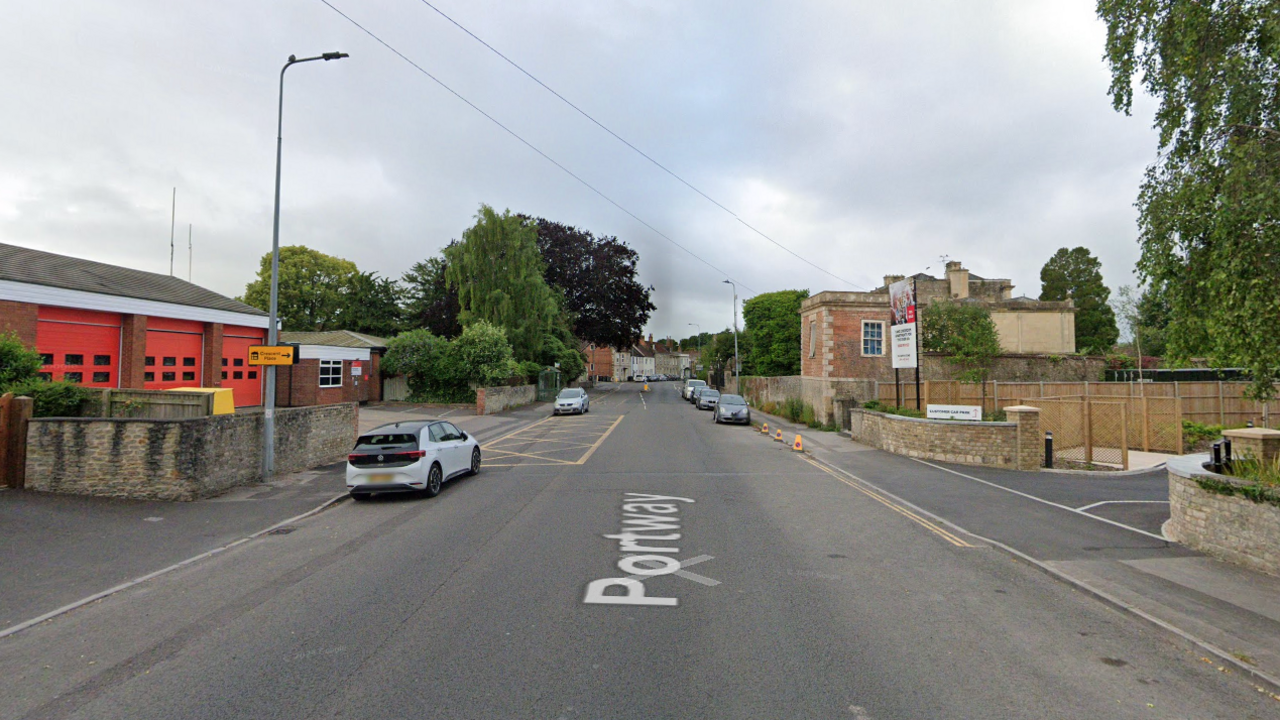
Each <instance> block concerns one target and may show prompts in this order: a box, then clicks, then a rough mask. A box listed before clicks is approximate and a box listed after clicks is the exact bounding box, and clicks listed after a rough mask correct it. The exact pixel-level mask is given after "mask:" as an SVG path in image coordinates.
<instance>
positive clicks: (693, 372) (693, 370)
mask: <svg viewBox="0 0 1280 720" xmlns="http://www.w3.org/2000/svg"><path fill="white" fill-rule="evenodd" d="M688 324H689V325H690V326H691V327H696V328H698V360H701V359H702V326H701V325H699V324H698V323H688ZM689 374H690V375H692V376H694V377H698V363H697V362H695V363H694V364H693V367H691V368H689Z"/></svg>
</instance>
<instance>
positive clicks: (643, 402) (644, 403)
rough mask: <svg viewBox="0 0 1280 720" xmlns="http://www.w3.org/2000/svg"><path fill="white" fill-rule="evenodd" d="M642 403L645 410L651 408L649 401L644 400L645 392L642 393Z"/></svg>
mask: <svg viewBox="0 0 1280 720" xmlns="http://www.w3.org/2000/svg"><path fill="white" fill-rule="evenodd" d="M640 404H641V405H644V409H645V410H648V409H649V403H647V402H645V400H644V393H640Z"/></svg>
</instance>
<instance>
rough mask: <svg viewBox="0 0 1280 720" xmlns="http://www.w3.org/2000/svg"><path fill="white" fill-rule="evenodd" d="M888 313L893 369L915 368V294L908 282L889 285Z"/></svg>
mask: <svg viewBox="0 0 1280 720" xmlns="http://www.w3.org/2000/svg"><path fill="white" fill-rule="evenodd" d="M889 313H890V328H889V334H890V342H891V343H892V347H893V350H892V352H893V368H894V369H895V370H900V369H902V368H913V367H916V365H917V363H918V360H917V357H916V345H917V343H916V292H915V287H914V285H913V283H912V282H911V281H910V280H899V281H898V282H896V283H891V284H890V285H889Z"/></svg>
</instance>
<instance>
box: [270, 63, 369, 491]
mask: <svg viewBox="0 0 1280 720" xmlns="http://www.w3.org/2000/svg"><path fill="white" fill-rule="evenodd" d="M345 57H350V56H349V55H347V54H346V53H344V52H327V53H325V54H323V55H317V56H315V57H309V58H301V59H299V58H298V57H297V56H296V55H290V56H289V62H286V63H285V64H284V67H282V68H280V102H279V107H278V110H277V113H276V207H275V214H274V215H273V217H272V220H271V310H270V312H269V316H268V319H267V323H268V324H267V344H268V345H276V344H278V343H279V342H280V331H279V330H278V329H277V327H276V326H277V325H278V324H279V322H278V320H277V316H278V314H279V313H278V310H279V307H278V305H279V300H280V150H281V146H282V145H283V144H284V139H283V138H284V71H285V70H288V69H289V66H290V65H296V64H298V63H304V62H311V61H312V60H324V61H326V62H328V61H329V60H341V59H342V58H345ZM266 380H267V382H266V395H267V397H266V398H265V402H264V403H263V413H262V479H263V480H268V479H270V478H271V474H272V472H273V471H274V470H275V464H276V462H275V460H276V458H275V454H276V366H275V365H268V366H267V378H266Z"/></svg>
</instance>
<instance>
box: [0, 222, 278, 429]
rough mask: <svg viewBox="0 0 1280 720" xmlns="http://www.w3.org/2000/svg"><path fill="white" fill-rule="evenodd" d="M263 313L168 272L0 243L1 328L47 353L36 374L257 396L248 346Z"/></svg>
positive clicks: (246, 399) (101, 384)
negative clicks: (213, 390) (219, 388)
mask: <svg viewBox="0 0 1280 720" xmlns="http://www.w3.org/2000/svg"><path fill="white" fill-rule="evenodd" d="M266 328H267V314H266V313H264V312H263V311H261V310H259V309H257V308H254V307H250V306H248V305H245V304H244V303H241V302H238V301H236V300H232V299H231V298H228V297H225V296H223V295H219V294H218V293H215V292H213V291H212V290H207V289H205V288H202V287H200V286H198V285H193V284H191V283H189V282H186V281H185V280H179V279H178V278H175V277H170V276H168V275H160V274H157V273H149V272H144V271H141V270H134V269H131V268H125V267H120V266H117V265H108V264H106V263H99V262H93V261H90V260H82V259H80V258H74V257H69V256H66V255H58V254H56V253H49V252H43V251H40V250H32V249H30V248H23V247H18V246H16V245H7V244H3V243H0V332H13V333H15V334H16V335H17V336H18V338H19V339H20V340H22V342H23V343H25V344H26V345H28V346H30V347H34V348H35V349H36V351H37V352H39V353H40V354H41V356H42V357H43V359H44V366H43V368H42V369H41V374H42V376H44V377H45V378H47V379H50V380H70V381H73V382H78V383H80V384H82V385H84V386H86V387H98V388H137V389H147V390H166V389H173V388H178V387H192V386H199V387H223V388H230V389H231V390H232V391H233V395H234V398H235V403H236V405H237V406H245V405H260V404H261V403H262V382H263V377H262V372H261V369H260V368H257V367H250V366H249V364H248V348H249V346H250V345H260V344H262V343H263V342H264V341H265V338H266Z"/></svg>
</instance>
